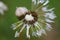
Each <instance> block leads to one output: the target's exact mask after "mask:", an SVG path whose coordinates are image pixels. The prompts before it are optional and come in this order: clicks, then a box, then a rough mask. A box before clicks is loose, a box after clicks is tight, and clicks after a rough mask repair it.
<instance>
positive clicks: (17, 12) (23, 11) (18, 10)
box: [16, 7, 28, 16]
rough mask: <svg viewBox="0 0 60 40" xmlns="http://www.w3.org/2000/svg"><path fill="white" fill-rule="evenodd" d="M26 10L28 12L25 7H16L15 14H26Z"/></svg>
mask: <svg viewBox="0 0 60 40" xmlns="http://www.w3.org/2000/svg"><path fill="white" fill-rule="evenodd" d="M26 12H28V9H27V8H25V7H17V9H16V16H21V15H24V14H26Z"/></svg>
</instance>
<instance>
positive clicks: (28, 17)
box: [25, 14, 34, 21]
mask: <svg viewBox="0 0 60 40" xmlns="http://www.w3.org/2000/svg"><path fill="white" fill-rule="evenodd" d="M25 20H26V21H32V20H34V17H33V16H32V15H31V14H30V15H29V14H27V15H26V16H25Z"/></svg>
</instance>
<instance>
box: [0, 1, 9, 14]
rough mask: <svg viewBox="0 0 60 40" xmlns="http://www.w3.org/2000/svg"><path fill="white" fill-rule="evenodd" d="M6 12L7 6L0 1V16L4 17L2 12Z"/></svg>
mask: <svg viewBox="0 0 60 40" xmlns="http://www.w3.org/2000/svg"><path fill="white" fill-rule="evenodd" d="M7 10H8V8H7V6H6V5H5V4H4V3H3V2H2V1H0V14H2V15H4V11H7Z"/></svg>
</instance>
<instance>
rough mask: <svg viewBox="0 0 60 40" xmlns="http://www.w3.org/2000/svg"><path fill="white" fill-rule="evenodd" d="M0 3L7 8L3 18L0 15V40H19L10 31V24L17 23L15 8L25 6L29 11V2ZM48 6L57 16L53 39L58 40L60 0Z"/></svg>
mask: <svg viewBox="0 0 60 40" xmlns="http://www.w3.org/2000/svg"><path fill="white" fill-rule="evenodd" d="M0 1H3V2H4V3H5V4H6V5H7V6H8V11H7V12H5V15H4V16H1V15H0V40H21V39H19V38H14V33H15V31H13V30H12V29H11V24H12V23H15V22H17V21H18V19H17V18H16V16H15V10H16V7H19V6H25V7H27V8H28V9H30V8H31V0H0ZM49 5H50V7H54V8H55V10H54V11H55V14H56V16H57V18H56V19H55V23H56V26H55V28H56V31H57V34H56V38H55V39H56V40H60V34H59V33H60V0H50V3H49ZM23 40H28V39H26V38H23ZM30 40H40V39H38V38H36V39H33V38H32V39H30ZM44 40H47V39H44ZM49 40H50V39H49ZM51 40H53V39H51Z"/></svg>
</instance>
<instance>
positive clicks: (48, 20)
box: [45, 18, 54, 23]
mask: <svg viewBox="0 0 60 40" xmlns="http://www.w3.org/2000/svg"><path fill="white" fill-rule="evenodd" d="M45 21H46V22H49V23H51V22H54V21H52V20H50V19H48V18H46V19H45Z"/></svg>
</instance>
